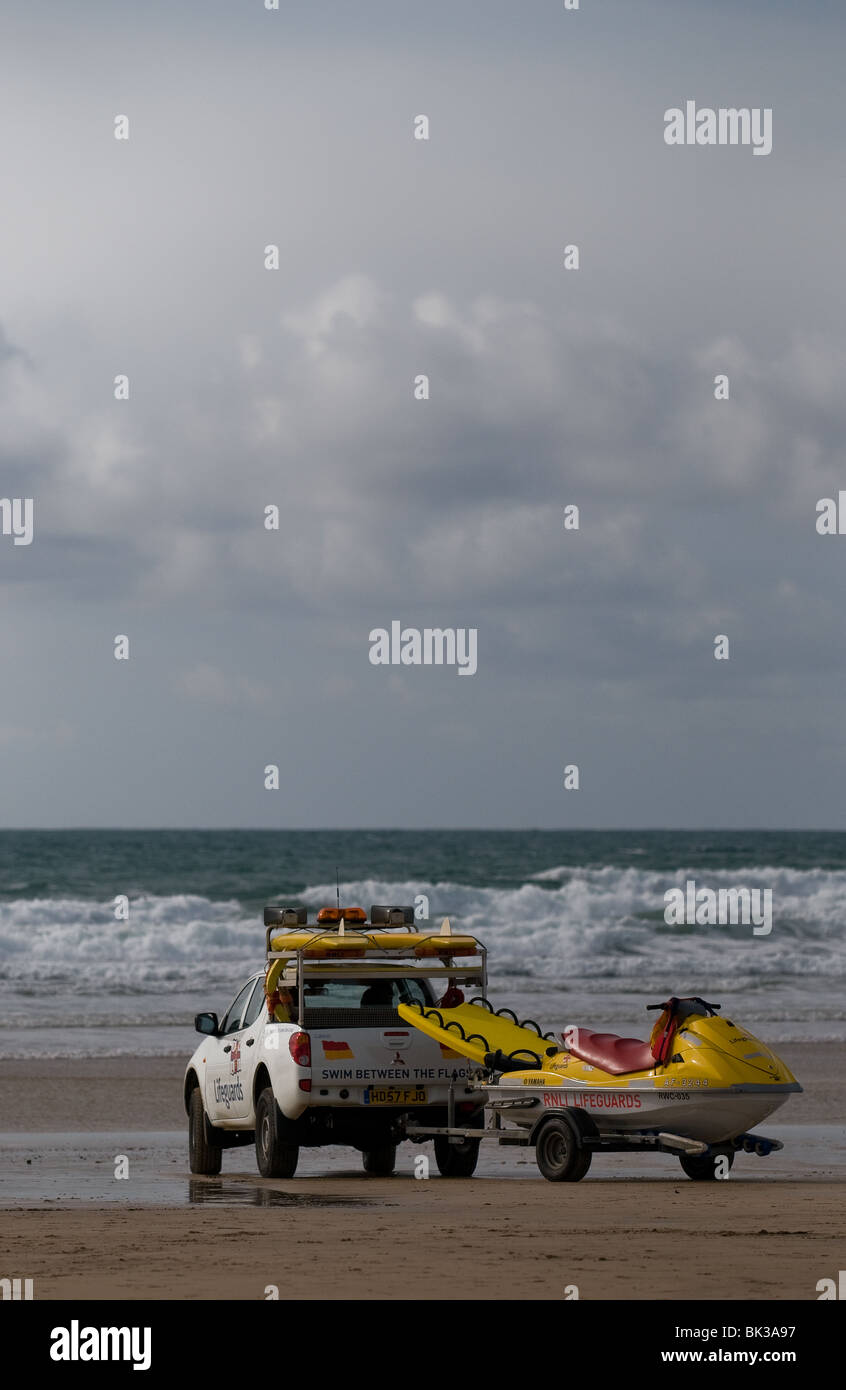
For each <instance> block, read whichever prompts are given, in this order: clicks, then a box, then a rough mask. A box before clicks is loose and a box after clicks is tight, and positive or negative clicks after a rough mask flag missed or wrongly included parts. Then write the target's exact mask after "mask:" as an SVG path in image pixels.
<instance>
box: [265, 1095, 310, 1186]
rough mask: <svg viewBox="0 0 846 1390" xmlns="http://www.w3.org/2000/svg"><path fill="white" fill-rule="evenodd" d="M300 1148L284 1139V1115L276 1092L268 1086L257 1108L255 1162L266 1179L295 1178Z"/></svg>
mask: <svg viewBox="0 0 846 1390" xmlns="http://www.w3.org/2000/svg"><path fill="white" fill-rule="evenodd" d="M299 1156H300V1150H299V1147H298V1146H297V1145H296V1144H291V1143H290V1142H288V1141H286V1140H285V1139H284V1138H283V1137H282V1115H281V1112H280V1110H279V1106H278V1105H277V1104H276V1097H275V1096H274V1094H273V1089H272V1087H270V1086H266V1087H265V1089H264V1090H263V1091H262V1093H261V1095H260V1096H259V1098H258V1105H257V1106H256V1162H257V1163H258V1170H259V1172H260V1173H261V1175H262V1177H263V1178H292V1177H293V1176H294V1174H295V1173H296V1171H297V1161H298V1159H299Z"/></svg>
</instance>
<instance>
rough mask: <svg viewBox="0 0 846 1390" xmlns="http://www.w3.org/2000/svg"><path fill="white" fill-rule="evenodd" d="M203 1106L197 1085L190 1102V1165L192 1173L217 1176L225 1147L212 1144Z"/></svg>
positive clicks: (210, 1176)
mask: <svg viewBox="0 0 846 1390" xmlns="http://www.w3.org/2000/svg"><path fill="white" fill-rule="evenodd" d="M209 1128H210V1126H209V1124H208V1121H207V1120H206V1112H205V1109H204V1107H203V1097H202V1095H201V1094H200V1088H199V1086H195V1087H194V1089H193V1091H192V1092H191V1099H190V1101H189V1102H188V1167H189V1168H190V1170H191V1172H192V1173H202V1174H204V1175H205V1176H206V1177H209V1178H213V1177H216V1176H217V1174H218V1173H219V1172H220V1169H221V1165H222V1163H223V1149H222V1147H221V1146H220V1145H219V1144H210V1143H209V1136H208V1130H209Z"/></svg>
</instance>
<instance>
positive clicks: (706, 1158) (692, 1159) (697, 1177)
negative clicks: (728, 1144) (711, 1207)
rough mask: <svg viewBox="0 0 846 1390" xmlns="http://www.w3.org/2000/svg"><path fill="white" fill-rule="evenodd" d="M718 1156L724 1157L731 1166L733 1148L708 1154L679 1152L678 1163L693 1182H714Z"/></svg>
mask: <svg viewBox="0 0 846 1390" xmlns="http://www.w3.org/2000/svg"><path fill="white" fill-rule="evenodd" d="M718 1158H724V1159H725V1160H726V1163H727V1164H728V1166H729V1168H731V1165H732V1164H733V1163H734V1150H733V1149H719V1150H718V1151H717V1152H715V1153H709V1154H679V1163H680V1164H681V1166H682V1168H683V1170H684V1172H685V1173H686V1174H687V1176H688V1177H689V1178H691V1179H692V1180H693V1182H716V1181H717V1173H716V1167H717V1159H718Z"/></svg>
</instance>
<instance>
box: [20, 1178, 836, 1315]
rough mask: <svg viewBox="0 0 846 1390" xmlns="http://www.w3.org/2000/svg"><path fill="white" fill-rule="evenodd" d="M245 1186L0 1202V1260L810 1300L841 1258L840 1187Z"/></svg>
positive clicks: (90, 1291)
mask: <svg viewBox="0 0 846 1390" xmlns="http://www.w3.org/2000/svg"><path fill="white" fill-rule="evenodd" d="M209 1181H211V1182H212V1183H213V1182H214V1180H209ZM246 1185H247V1186H249V1187H251V1188H252V1189H253V1190H254V1191H257V1192H264V1193H266V1194H267V1195H266V1197H265V1198H264V1201H262V1204H261V1205H259V1206H252V1205H251V1206H249V1207H246V1208H245V1207H215V1206H214V1204H212V1205H209V1206H202V1205H200V1206H194V1207H189V1208H187V1209H182V1210H175V1209H161V1208H156V1207H152V1208H150V1207H146V1208H131V1207H130V1208H128V1209H123V1208H121V1207H114V1208H111V1209H101V1210H97V1209H92V1208H77V1209H71V1210H61V1211H57V1210H52V1211H36V1212H32V1211H29V1212H27V1211H14V1212H4V1213H3V1214H2V1229H3V1262H4V1264H6V1265H8V1267H9V1268H11V1269H14V1270H15V1271H16V1272H17V1271H20V1272H21V1274H22V1275H26V1276H28V1277H31V1278H33V1279H34V1281H35V1285H34V1293H35V1297H36V1298H40V1299H51V1298H73V1299H89V1298H93V1299H96V1298H119V1299H135V1298H153V1299H160V1298H165V1299H195V1298H209V1299H227V1300H228V1299H263V1298H266V1297H267V1296H268V1295H267V1292H266V1290H267V1287H268V1285H274V1284H275V1285H277V1286H278V1288H279V1290H280V1296H282V1297H285V1298H296V1299H321V1298H326V1297H330V1296H331V1297H334V1298H342V1299H361V1298H368V1299H408V1298H412V1297H413V1298H416V1299H465V1298H486V1299H512V1298H523V1299H556V1300H558V1299H564V1298H566V1297H567V1296H568V1292H567V1290H568V1286H572V1285H576V1286H577V1287H578V1291H579V1297H580V1298H581V1299H607V1298H620V1299H648V1298H658V1299H685V1298H688V1299H702V1298H706V1299H742V1300H749V1299H754V1300H758V1299H764V1300H770V1299H773V1300H777V1299H802V1300H805V1299H808V1300H814V1299H816V1298H817V1292H816V1284H817V1281H818V1280H819V1279H821V1278H823V1277H826V1276H834V1275H836V1271H837V1270H838V1269H840V1268H842V1265H843V1256H844V1239H843V1235H842V1234H841V1233H842V1231H843V1229H844V1219H845V1218H846V1184H843V1183H807V1184H804V1183H794V1182H780V1183H778V1184H775V1185H770V1184H768V1183H764V1182H761V1183H758V1182H755V1183H751V1182H749V1183H747V1182H743V1181H740V1180H737V1181H735V1180H731V1181H729V1182H726V1183H719V1184H694V1183H687V1182H684V1183H683V1182H681V1181H670V1182H649V1181H647V1182H642V1183H636V1182H613V1181H612V1182H604V1181H601V1180H599V1181H590V1180H587V1181H585V1182H583V1183H579V1184H573V1185H569V1184H558V1185H554V1184H551V1183H546V1182H544V1181H543V1180H542V1179H540V1178H539V1179H538V1180H537V1181H532V1182H520V1181H516V1180H513V1179H512V1180H508V1179H495V1178H494V1179H479V1180H472V1181H470V1182H467V1181H459V1180H455V1179H453V1180H451V1181H446V1180H443V1179H431V1180H430V1181H428V1182H422V1181H421V1182H416V1181H415V1180H414V1179H413V1178H394V1179H368V1178H365V1177H363V1176H359V1175H355V1176H352V1175H350V1176H341V1177H333V1178H332V1179H331V1180H329V1179H326V1178H322V1179H317V1180H304V1181H300V1180H296V1179H295V1180H292V1181H290V1182H287V1183H285V1184H270V1185H269V1184H267V1183H263V1182H261V1181H260V1180H252V1181H249V1182H248V1183H247V1184H246ZM274 1189H275V1190H276V1192H277V1194H278V1198H279V1200H278V1204H277V1203H274V1202H273V1201H272V1192H273V1190H274ZM286 1196H287V1197H288V1198H289V1199H290V1198H293V1201H291V1200H286ZM333 1199H334V1200H333ZM265 1203H267V1204H265ZM570 1296H572V1294H571V1295H570Z"/></svg>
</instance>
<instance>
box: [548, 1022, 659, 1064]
mask: <svg viewBox="0 0 846 1390" xmlns="http://www.w3.org/2000/svg"><path fill="white" fill-rule="evenodd" d="M565 1046H566V1047H567V1051H568V1052H571V1053H572V1055H573V1056H574V1057H578V1059H579V1061H580V1062H587V1063H588V1064H589V1065H590V1066H592V1067H601V1068H602V1070H603V1071H608V1072H610V1073H611V1075H612V1076H622V1075H623V1073H624V1072H630V1071H651V1070H652V1068H653V1067H654V1066H655V1065H656V1058H655V1057H654V1056H653V1054H652V1048H651V1047H650V1045H649V1043H648V1042H641V1040H640V1038H620V1037H618V1036H617V1034H616V1033H594V1032H593V1031H592V1030H591V1029H590V1028H574V1029H573V1030H572V1033H571V1032H570V1030H569V1029H568V1030H567V1034H566V1040H565Z"/></svg>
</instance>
